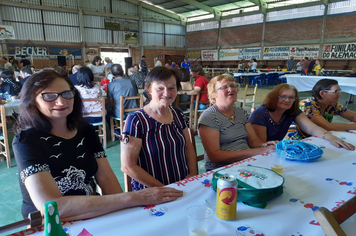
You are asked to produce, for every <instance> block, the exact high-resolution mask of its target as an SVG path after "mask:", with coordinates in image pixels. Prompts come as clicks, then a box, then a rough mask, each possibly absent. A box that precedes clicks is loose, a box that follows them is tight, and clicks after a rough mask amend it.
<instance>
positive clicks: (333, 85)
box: [299, 79, 356, 131]
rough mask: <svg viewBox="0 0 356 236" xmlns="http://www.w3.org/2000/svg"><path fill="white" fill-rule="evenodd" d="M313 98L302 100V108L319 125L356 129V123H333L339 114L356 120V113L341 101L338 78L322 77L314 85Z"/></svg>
mask: <svg viewBox="0 0 356 236" xmlns="http://www.w3.org/2000/svg"><path fill="white" fill-rule="evenodd" d="M312 95H313V98H309V99H304V100H302V101H301V102H300V103H299V105H300V109H301V110H302V111H303V112H304V113H305V114H306V115H307V117H308V118H309V119H310V120H311V121H313V122H314V123H315V124H317V125H318V126H320V127H322V128H324V129H326V130H327V131H332V130H335V131H344V130H355V129H356V124H354V123H351V124H345V123H332V120H333V116H334V115H339V116H341V117H343V118H345V119H347V120H349V121H351V122H356V113H355V112H352V111H350V110H348V109H347V108H346V107H344V106H343V105H342V104H340V103H339V98H340V97H341V88H340V86H339V84H338V82H337V81H336V80H333V79H321V80H319V81H318V82H317V83H316V84H315V85H314V87H313V90H312Z"/></svg>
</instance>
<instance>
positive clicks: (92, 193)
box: [12, 69, 182, 221]
mask: <svg viewBox="0 0 356 236" xmlns="http://www.w3.org/2000/svg"><path fill="white" fill-rule="evenodd" d="M20 97H21V102H20V112H19V117H18V119H17V122H16V124H15V132H16V136H15V137H14V140H13V143H12V147H13V150H14V154H15V159H16V163H17V167H18V172H19V176H20V178H19V184H20V188H21V192H22V197H23V203H22V215H23V217H24V218H25V219H27V217H28V213H30V212H33V211H36V210H40V211H41V213H42V214H44V209H43V207H44V204H45V203H46V202H48V201H50V200H53V201H56V202H57V204H58V209H59V214H60V217H61V220H63V221H71V220H80V219H88V218H92V217H96V216H100V215H104V214H107V213H110V212H114V211H118V210H121V209H125V208H130V207H134V206H141V205H151V204H159V203H162V202H167V201H172V200H175V199H177V198H178V197H181V196H182V192H181V191H177V190H175V189H171V188H150V189H147V190H143V191H139V192H136V193H122V189H121V187H120V184H119V181H118V180H117V178H116V176H115V174H114V172H113V171H112V169H111V167H110V164H109V162H108V160H107V156H106V153H105V151H104V150H103V148H102V146H101V144H100V141H99V138H98V135H97V134H96V133H95V131H94V130H93V129H92V128H91V126H90V125H89V124H88V123H86V122H83V121H82V120H81V118H82V117H81V114H82V101H81V99H80V96H79V94H78V92H77V91H76V89H75V88H74V86H73V84H72V82H71V81H70V79H69V78H68V76H67V73H66V72H64V71H55V70H53V69H45V70H41V71H40V72H38V73H36V74H34V75H33V76H32V77H31V78H30V79H29V80H28V81H27V82H26V83H25V84H24V87H23V90H22V93H21V95H20ZM96 185H98V186H100V188H101V190H102V194H103V195H102V196H98V195H97V194H96Z"/></svg>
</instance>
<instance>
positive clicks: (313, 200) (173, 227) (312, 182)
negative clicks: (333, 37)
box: [13, 131, 356, 236]
mask: <svg viewBox="0 0 356 236" xmlns="http://www.w3.org/2000/svg"><path fill="white" fill-rule="evenodd" d="M333 133H335V134H336V135H337V136H339V137H340V138H342V139H344V140H345V141H348V142H350V143H352V144H353V145H356V131H355V132H352V131H350V132H333ZM304 141H306V142H310V143H313V144H315V145H318V146H319V147H321V148H322V149H323V150H324V154H323V156H322V157H321V158H320V159H319V160H317V161H315V162H292V161H287V162H286V164H285V167H284V172H283V173H282V175H283V177H284V178H285V184H284V193H283V194H282V195H281V196H279V197H277V198H275V199H273V200H271V201H270V202H268V205H267V207H266V208H265V209H260V208H254V207H250V206H246V205H244V204H242V203H241V202H239V203H238V205H237V208H238V210H237V219H235V220H233V221H222V220H220V219H218V218H216V217H215V216H214V218H213V222H212V227H211V231H210V232H209V235H210V236H221V235H227V236H233V235H241V236H242V235H247V234H246V233H251V232H253V233H254V234H252V233H251V235H256V234H263V235H266V236H279V235H281V236H290V235H304V236H311V235H312V236H319V235H320V236H322V235H325V234H324V232H323V230H322V229H321V227H320V226H319V225H318V223H317V221H316V219H315V217H314V214H313V210H315V209H316V208H317V207H321V206H324V207H326V208H328V209H332V208H334V207H337V206H339V205H341V204H342V203H344V202H346V201H347V200H349V199H350V198H351V197H353V196H354V195H355V194H356V183H354V181H355V179H356V159H355V154H356V151H347V150H345V149H338V148H336V147H334V146H332V145H331V144H330V143H329V142H328V141H326V140H324V139H320V138H315V137H311V138H308V139H305V140H304ZM240 164H245V165H246V164H251V165H256V166H261V167H265V168H270V167H271V158H270V157H269V155H267V154H265V155H258V156H255V157H252V158H248V159H246V160H243V161H240V162H237V163H234V164H233V165H240ZM213 173H214V171H210V172H207V173H203V174H201V175H197V176H195V177H192V178H189V179H185V180H182V181H180V182H178V183H174V184H171V185H169V186H170V187H174V188H176V189H180V190H183V191H184V196H183V197H182V198H180V199H178V200H176V201H174V202H170V203H165V204H161V205H157V206H147V207H135V208H132V209H126V210H122V211H118V212H114V213H111V214H108V215H105V216H101V217H97V218H93V219H90V220H85V221H76V222H67V223H65V224H64V228H66V229H67V230H69V232H70V235H78V234H79V233H80V232H81V231H82V230H83V228H85V229H86V230H87V231H88V232H89V233H91V234H92V235H94V236H98V235H118V234H120V235H177V236H178V235H179V236H182V235H188V226H187V219H186V216H185V210H186V209H187V208H188V207H190V206H192V205H201V204H202V205H205V204H206V205H209V206H211V207H212V208H214V206H215V202H216V200H215V199H216V193H215V192H214V191H213V189H212V188H211V179H212V176H213ZM341 226H342V227H343V229H344V230H345V232H346V233H347V234H348V233H349V234H348V235H353V234H352V233H354V232H356V215H354V216H353V217H351V218H350V219H348V220H347V221H346V222H344V223H343V224H342V225H341ZM40 230H43V226H42V227H39V228H37V229H28V230H25V231H23V232H21V233H22V234H13V235H26V234H25V233H28V234H31V235H42V234H43V232H39V231H40ZM351 232H352V233H351ZM248 235H250V234H248Z"/></svg>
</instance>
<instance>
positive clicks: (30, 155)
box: [12, 123, 106, 218]
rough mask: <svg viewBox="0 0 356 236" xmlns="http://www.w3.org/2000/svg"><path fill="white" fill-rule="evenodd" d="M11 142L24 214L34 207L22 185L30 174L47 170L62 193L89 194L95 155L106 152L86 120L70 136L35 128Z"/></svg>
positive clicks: (92, 179)
mask: <svg viewBox="0 0 356 236" xmlns="http://www.w3.org/2000/svg"><path fill="white" fill-rule="evenodd" d="M12 146H13V150H14V154H15V159H16V162H17V167H18V171H19V183H20V188H21V192H22V197H23V204H22V214H23V216H24V218H27V215H28V213H30V212H33V211H36V207H35V206H34V204H33V202H32V200H31V198H30V196H29V193H28V191H27V189H26V186H25V185H24V181H25V179H26V178H27V177H29V176H30V175H33V174H36V173H38V172H41V171H48V172H50V173H51V175H52V177H53V178H54V180H55V181H56V183H57V185H58V188H59V190H60V191H61V193H62V195H63V196H65V195H91V194H93V193H94V192H95V191H96V182H95V179H94V175H95V173H96V172H97V170H98V164H97V162H96V159H97V158H105V157H106V153H105V151H104V149H103V148H102V146H101V143H100V141H99V137H98V135H97V134H96V133H95V130H94V129H93V127H92V126H90V125H89V124H87V123H82V124H81V125H80V128H78V131H77V134H76V135H75V136H74V137H73V138H71V139H63V138H60V137H57V136H54V135H52V134H50V133H47V132H42V131H38V130H35V129H28V130H24V131H22V132H21V133H19V134H17V135H16V136H15V138H14V140H13V143H12Z"/></svg>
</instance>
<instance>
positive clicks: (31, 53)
mask: <svg viewBox="0 0 356 236" xmlns="http://www.w3.org/2000/svg"><path fill="white" fill-rule="evenodd" d="M7 48H8V51H9V54H15V57H16V59H20V58H21V56H26V57H32V58H33V59H37V60H48V59H51V60H57V56H66V59H67V60H72V56H71V55H73V56H74V60H83V57H82V49H81V48H72V47H50V46H17V45H8V47H7ZM51 55H52V56H51Z"/></svg>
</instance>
